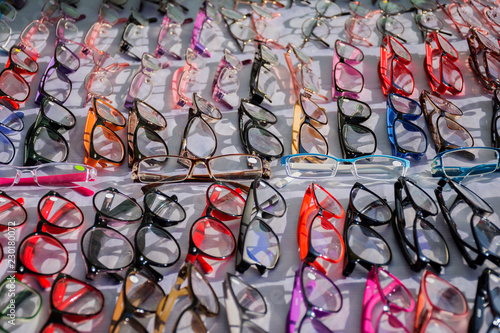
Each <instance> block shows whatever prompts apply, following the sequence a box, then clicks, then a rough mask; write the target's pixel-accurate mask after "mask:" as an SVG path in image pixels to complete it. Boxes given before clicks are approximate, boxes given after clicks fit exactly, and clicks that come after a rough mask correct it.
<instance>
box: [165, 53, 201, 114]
mask: <svg viewBox="0 0 500 333" xmlns="http://www.w3.org/2000/svg"><path fill="white" fill-rule="evenodd" d="M185 58H186V64H185V65H184V66H183V67H180V68H179V69H177V70H176V71H175V72H174V74H173V75H172V99H173V104H174V109H180V108H181V107H183V106H185V105H188V106H192V105H193V101H192V100H191V99H190V98H189V97H188V93H189V92H193V93H194V92H197V91H201V89H200V87H198V83H199V82H198V78H197V77H198V73H199V72H200V71H201V70H203V69H204V68H205V61H204V60H203V58H201V56H200V55H199V54H197V53H196V52H194V51H193V49H191V48H189V47H188V48H187V49H186V53H185Z"/></svg>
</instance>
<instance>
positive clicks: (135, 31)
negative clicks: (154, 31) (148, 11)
mask: <svg viewBox="0 0 500 333" xmlns="http://www.w3.org/2000/svg"><path fill="white" fill-rule="evenodd" d="M157 20H158V19H157V18H156V17H152V18H149V19H147V18H145V17H144V16H142V14H141V13H139V12H138V11H137V10H135V9H134V8H132V10H131V12H130V16H129V17H128V20H127V23H126V24H125V28H124V29H123V32H122V37H121V40H120V52H121V53H124V54H126V55H127V56H129V57H131V58H132V59H133V60H136V61H141V57H139V56H138V55H136V54H135V53H134V52H132V51H131V49H132V48H133V47H134V46H136V45H137V44H138V43H139V41H140V40H141V39H142V40H143V39H144V37H145V35H144V31H143V30H144V28H145V27H146V26H147V25H148V24H149V23H154V22H156V21H157Z"/></svg>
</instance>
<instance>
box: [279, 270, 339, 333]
mask: <svg viewBox="0 0 500 333" xmlns="http://www.w3.org/2000/svg"><path fill="white" fill-rule="evenodd" d="M305 269H310V270H312V271H314V273H315V274H318V275H320V276H321V277H323V278H324V279H326V280H328V281H329V282H330V283H331V284H332V286H333V287H335V290H336V292H337V293H338V295H339V299H340V304H339V307H338V309H337V310H336V311H327V310H323V309H321V308H319V307H317V306H315V305H314V304H312V303H311V302H309V300H308V299H307V297H306V296H304V293H305V287H304V286H303V285H302V275H303V274H304V270H305ZM307 287H310V286H307ZM303 303H305V305H306V308H307V311H306V314H305V315H304V317H302V319H301V320H300V325H299V330H298V332H300V328H301V327H302V324H303V323H304V320H306V319H309V320H313V321H314V323H315V325H318V326H319V327H320V328H321V329H322V332H332V331H331V330H330V329H329V328H328V327H326V326H325V324H323V323H322V322H321V321H320V320H319V318H321V317H324V316H327V315H330V314H332V313H337V312H339V311H340V309H342V303H343V298H342V293H341V292H340V289H339V287H337V285H336V284H335V283H334V282H333V281H332V280H331V279H330V278H329V277H328V276H326V275H325V274H323V273H321V272H320V271H318V270H317V269H315V268H314V267H312V266H309V265H308V264H305V263H301V264H300V266H299V269H298V270H297V271H296V272H295V281H294V287H293V292H292V300H291V305H290V311H289V312H288V316H287V318H286V333H294V332H295V326H296V325H297V323H298V322H299V319H300V305H301V304H303Z"/></svg>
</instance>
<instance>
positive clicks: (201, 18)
mask: <svg viewBox="0 0 500 333" xmlns="http://www.w3.org/2000/svg"><path fill="white" fill-rule="evenodd" d="M209 4H210V5H212V4H211V3H210V2H209V1H206V0H205V1H203V5H202V6H201V7H200V10H198V14H197V15H196V19H195V21H194V28H193V34H192V35H191V45H190V46H189V47H190V48H192V49H193V50H194V51H195V52H197V53H199V54H200V55H202V56H203V57H208V58H210V57H211V56H212V54H211V53H210V51H209V50H208V49H207V48H206V47H205V46H204V45H202V44H201V43H200V36H201V32H202V31H203V25H204V24H205V22H210V21H213V19H212V18H211V17H209V16H208V15H207V6H208V5H209ZM212 6H213V5H212ZM217 15H220V14H219V12H217Z"/></svg>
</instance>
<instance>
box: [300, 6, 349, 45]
mask: <svg viewBox="0 0 500 333" xmlns="http://www.w3.org/2000/svg"><path fill="white" fill-rule="evenodd" d="M314 8H315V9H316V17H311V18H309V19H307V20H305V21H304V23H302V36H304V41H303V42H302V45H301V46H300V48H303V47H304V46H305V45H306V43H307V42H308V41H309V40H312V41H319V42H320V43H321V44H323V45H324V46H325V47H330V44H328V43H327V42H325V39H326V38H328V36H329V35H330V28H329V27H328V24H327V23H326V22H324V19H325V18H327V19H332V18H336V17H339V16H343V15H349V14H350V13H349V12H346V13H343V12H342V10H341V9H340V7H339V5H337V4H336V3H335V2H333V1H331V0H319V1H318V2H316V5H315V6H314Z"/></svg>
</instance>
